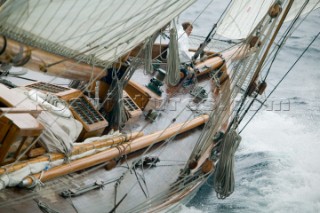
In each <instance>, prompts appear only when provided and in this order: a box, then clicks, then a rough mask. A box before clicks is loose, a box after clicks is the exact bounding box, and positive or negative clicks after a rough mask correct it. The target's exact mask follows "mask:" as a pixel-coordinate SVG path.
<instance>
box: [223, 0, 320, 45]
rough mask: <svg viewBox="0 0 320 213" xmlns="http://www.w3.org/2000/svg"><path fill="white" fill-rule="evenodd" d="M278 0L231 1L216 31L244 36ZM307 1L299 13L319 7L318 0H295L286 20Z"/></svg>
mask: <svg viewBox="0 0 320 213" xmlns="http://www.w3.org/2000/svg"><path fill="white" fill-rule="evenodd" d="M277 1H278V0H263V1H257V0H239V1H238V0H236V1H233V2H232V4H231V5H230V8H229V9H228V11H227V13H226V16H225V18H224V19H223V21H222V22H221V23H220V24H219V26H218V28H217V33H218V34H219V35H221V36H224V37H226V38H230V39H243V38H246V37H247V36H248V35H249V34H250V32H251V31H252V30H253V29H254V28H255V27H256V26H257V24H258V23H259V22H260V21H261V19H262V18H263V16H264V15H265V14H266V12H267V11H268V10H269V8H270V6H271V5H272V4H273V3H275V2H277ZM305 2H306V3H307V5H306V7H305V9H304V10H303V12H302V13H301V15H303V14H306V13H308V12H310V11H311V10H314V9H317V8H319V7H320V1H319V0H305V1H301V0H299V1H298V0H296V1H294V3H293V5H292V9H291V10H290V12H289V14H288V16H287V18H286V21H290V20H292V19H294V18H295V16H296V15H297V14H298V13H299V10H300V9H301V8H302V6H303V5H304V3H305Z"/></svg>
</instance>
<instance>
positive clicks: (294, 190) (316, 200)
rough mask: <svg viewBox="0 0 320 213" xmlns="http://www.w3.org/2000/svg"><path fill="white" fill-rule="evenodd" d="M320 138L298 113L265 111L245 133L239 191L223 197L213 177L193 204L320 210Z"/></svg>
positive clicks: (239, 161) (232, 208) (234, 208)
mask: <svg viewBox="0 0 320 213" xmlns="http://www.w3.org/2000/svg"><path fill="white" fill-rule="evenodd" d="M309 125H313V124H312V123H309ZM319 136H320V134H319V133H318V132H317V131H314V130H311V129H310V128H309V126H306V125H303V124H300V123H299V121H298V120H296V118H294V117H288V116H283V115H281V114H277V113H274V112H263V113H261V114H260V115H258V116H257V117H256V118H255V119H254V120H253V124H252V125H251V127H250V128H248V129H246V130H245V131H244V132H243V134H242V138H243V139H242V142H241V144H240V147H239V150H238V152H237V154H236V164H235V177H236V187H235V192H234V193H233V194H232V195H231V196H230V197H229V198H227V199H226V200H218V199H217V198H216V196H215V192H214V189H213V181H212V177H211V178H209V181H208V183H207V184H206V185H205V186H203V187H202V188H201V189H200V191H199V192H198V195H197V196H196V197H195V198H194V199H193V200H192V201H191V203H190V204H189V205H190V206H193V207H195V208H198V209H202V210H203V211H206V212H228V213H229V212H246V213H247V212H289V211H290V212H319V211H320V193H319V190H317V189H318V186H319V185H320V167H319V165H318V162H319V159H320V155H319V150H320V143H319V140H318V138H319Z"/></svg>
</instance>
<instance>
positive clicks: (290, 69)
mask: <svg viewBox="0 0 320 213" xmlns="http://www.w3.org/2000/svg"><path fill="white" fill-rule="evenodd" d="M319 34H320V32H318V34H317V35H316V36H315V37H314V38H313V40H312V41H311V42H310V43H309V45H308V46H307V47H306V49H305V50H304V51H303V52H302V53H301V54H300V56H299V57H298V58H297V60H296V61H295V62H294V63H293V64H292V66H291V67H290V68H289V70H288V71H287V72H286V73H285V74H284V75H283V76H282V78H281V79H280V81H279V82H278V83H277V84H276V86H275V87H274V88H273V89H272V91H271V92H270V93H269V95H268V96H267V97H266V99H265V100H264V101H263V102H262V103H261V105H260V107H259V108H258V109H257V110H256V111H255V112H254V114H253V115H252V116H251V118H250V119H249V121H248V122H247V123H246V124H245V125H244V127H243V128H242V129H241V130H240V131H239V134H240V133H241V132H242V131H243V130H244V129H245V128H246V127H247V125H248V124H249V123H250V122H251V120H252V119H253V118H254V116H255V115H256V114H257V113H258V112H259V110H260V109H261V108H262V107H263V106H264V104H265V102H266V101H267V100H268V98H269V97H270V96H271V95H272V93H273V92H274V91H275V90H276V89H277V88H278V86H279V85H280V84H281V83H282V81H283V80H284V79H285V78H286V77H287V75H288V74H289V73H290V72H291V71H292V69H293V67H294V66H295V65H296V64H297V63H298V61H299V60H300V59H301V58H302V56H303V55H304V54H305V53H306V52H307V50H308V49H309V48H310V46H311V45H312V44H313V43H314V42H315V40H316V39H317V38H318V37H319Z"/></svg>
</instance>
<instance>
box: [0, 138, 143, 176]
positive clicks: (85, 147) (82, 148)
mask: <svg viewBox="0 0 320 213" xmlns="http://www.w3.org/2000/svg"><path fill="white" fill-rule="evenodd" d="M142 135H143V132H134V133H130V134H125V135H121V136H116V137H114V138H109V139H105V140H96V141H93V142H91V143H90V144H82V145H78V146H75V147H73V150H72V152H71V156H74V155H79V154H81V153H84V152H87V151H90V150H93V149H99V148H103V147H107V146H111V145H113V144H117V143H122V142H126V141H129V140H132V139H135V138H138V137H141V136H142ZM39 149H40V150H39ZM42 151H44V153H45V150H44V149H43V148H38V149H34V150H31V152H32V155H36V154H38V153H39V152H41V153H42ZM44 153H42V154H44ZM29 155H30V153H29V154H28V156H29ZM48 155H49V156H48ZM48 155H46V156H40V157H37V158H34V159H30V160H27V161H24V162H20V163H16V164H14V165H12V166H11V165H8V166H6V167H5V168H0V175H2V174H4V173H6V172H7V173H10V172H14V171H17V170H19V169H22V168H23V167H25V166H27V165H28V164H32V163H39V162H45V161H49V160H51V161H55V160H59V159H63V158H65V157H66V156H65V155H64V154H62V153H49V154H48Z"/></svg>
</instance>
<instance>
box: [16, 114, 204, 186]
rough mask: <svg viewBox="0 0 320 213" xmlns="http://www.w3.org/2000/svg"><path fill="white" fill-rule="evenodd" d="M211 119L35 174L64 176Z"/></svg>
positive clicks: (27, 183)
mask: <svg viewBox="0 0 320 213" xmlns="http://www.w3.org/2000/svg"><path fill="white" fill-rule="evenodd" d="M208 120H209V116H208V115H202V116H199V117H197V118H194V119H192V120H190V121H187V122H185V123H180V124H176V125H174V126H172V127H170V128H168V129H166V130H161V131H158V132H155V133H153V134H150V135H146V136H143V137H140V138H137V139H135V140H133V141H132V142H128V143H124V144H122V145H120V146H117V147H116V148H111V149H108V150H105V151H102V152H99V153H97V154H94V155H91V156H88V157H85V158H82V159H79V160H75V161H72V162H71V163H69V164H64V165H60V166H57V167H55V168H52V169H50V170H48V171H46V172H42V173H38V174H35V175H33V177H35V178H36V179H39V178H40V176H41V181H42V182H44V181H48V180H52V179H54V178H56V177H59V176H63V175H67V174H70V173H72V172H76V171H79V170H82V169H85V168H88V167H91V166H94V165H97V164H100V163H104V162H106V161H110V160H112V159H114V158H116V157H119V156H122V155H125V154H129V153H132V152H134V151H137V150H140V149H143V148H146V147H148V146H149V145H151V144H155V143H158V142H160V141H163V140H165V139H168V138H170V137H172V136H174V135H176V134H180V133H183V132H186V131H188V130H190V129H193V128H195V127H197V126H200V125H202V124H204V123H205V122H207V121H208ZM33 180H34V178H32V177H30V176H29V177H26V178H25V179H24V180H23V182H22V185H23V186H30V185H32V183H33Z"/></svg>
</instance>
